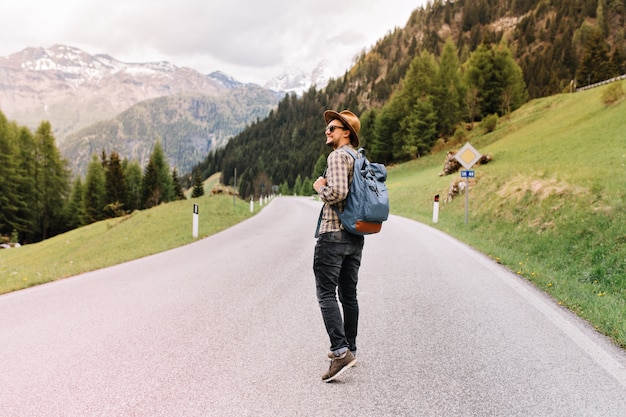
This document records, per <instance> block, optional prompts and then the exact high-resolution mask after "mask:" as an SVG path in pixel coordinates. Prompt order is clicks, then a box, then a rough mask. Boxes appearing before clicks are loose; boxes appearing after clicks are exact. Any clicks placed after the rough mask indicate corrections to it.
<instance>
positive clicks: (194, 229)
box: [191, 204, 198, 239]
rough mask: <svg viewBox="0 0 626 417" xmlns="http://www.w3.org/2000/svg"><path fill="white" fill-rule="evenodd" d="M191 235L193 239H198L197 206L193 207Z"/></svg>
mask: <svg viewBox="0 0 626 417" xmlns="http://www.w3.org/2000/svg"><path fill="white" fill-rule="evenodd" d="M191 235H192V236H193V238H194V239H197V238H198V205H197V204H194V205H193V229H192V231H191Z"/></svg>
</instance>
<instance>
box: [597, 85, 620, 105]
mask: <svg viewBox="0 0 626 417" xmlns="http://www.w3.org/2000/svg"><path fill="white" fill-rule="evenodd" d="M623 98H624V89H623V88H622V83H621V82H617V83H611V84H610V85H609V86H608V87H607V88H606V90H604V93H602V102H603V103H604V105H605V106H610V105H611V104H615V103H618V102H620V101H621V100H622V99H623Z"/></svg>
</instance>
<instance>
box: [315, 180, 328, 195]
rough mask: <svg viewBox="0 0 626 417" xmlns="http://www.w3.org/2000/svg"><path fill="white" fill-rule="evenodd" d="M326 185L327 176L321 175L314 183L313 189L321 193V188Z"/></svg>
mask: <svg viewBox="0 0 626 417" xmlns="http://www.w3.org/2000/svg"><path fill="white" fill-rule="evenodd" d="M325 186H326V178H324V177H319V178H318V179H317V180H315V182H314V183H313V189H314V190H315V192H316V193H319V192H320V188H322V187H325Z"/></svg>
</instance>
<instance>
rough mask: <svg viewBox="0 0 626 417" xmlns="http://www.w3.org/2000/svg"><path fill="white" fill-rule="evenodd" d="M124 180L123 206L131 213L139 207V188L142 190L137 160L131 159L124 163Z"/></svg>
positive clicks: (140, 197)
mask: <svg viewBox="0 0 626 417" xmlns="http://www.w3.org/2000/svg"><path fill="white" fill-rule="evenodd" d="M124 180H125V183H126V185H125V188H126V201H125V202H124V208H125V209H126V211H128V212H130V213H132V212H133V211H135V210H138V209H140V208H141V199H142V195H141V190H142V185H141V181H142V173H141V166H140V165H139V162H137V161H132V162H129V163H127V164H126V166H125V168H124Z"/></svg>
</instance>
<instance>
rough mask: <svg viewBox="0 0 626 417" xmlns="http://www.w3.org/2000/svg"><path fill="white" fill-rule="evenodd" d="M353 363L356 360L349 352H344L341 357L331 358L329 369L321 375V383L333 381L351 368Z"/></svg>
mask: <svg viewBox="0 0 626 417" xmlns="http://www.w3.org/2000/svg"><path fill="white" fill-rule="evenodd" d="M355 363H356V358H355V357H354V355H353V354H352V352H350V351H349V350H348V351H346V352H345V353H344V354H343V355H341V356H337V357H335V358H333V359H332V360H331V362H330V368H328V372H326V373H325V374H324V375H322V381H324V382H330V381H334V380H335V379H336V378H338V377H339V376H340V375H341V374H343V373H344V372H345V371H347V370H348V369H350V368H351V367H353V366H354V364H355Z"/></svg>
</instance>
